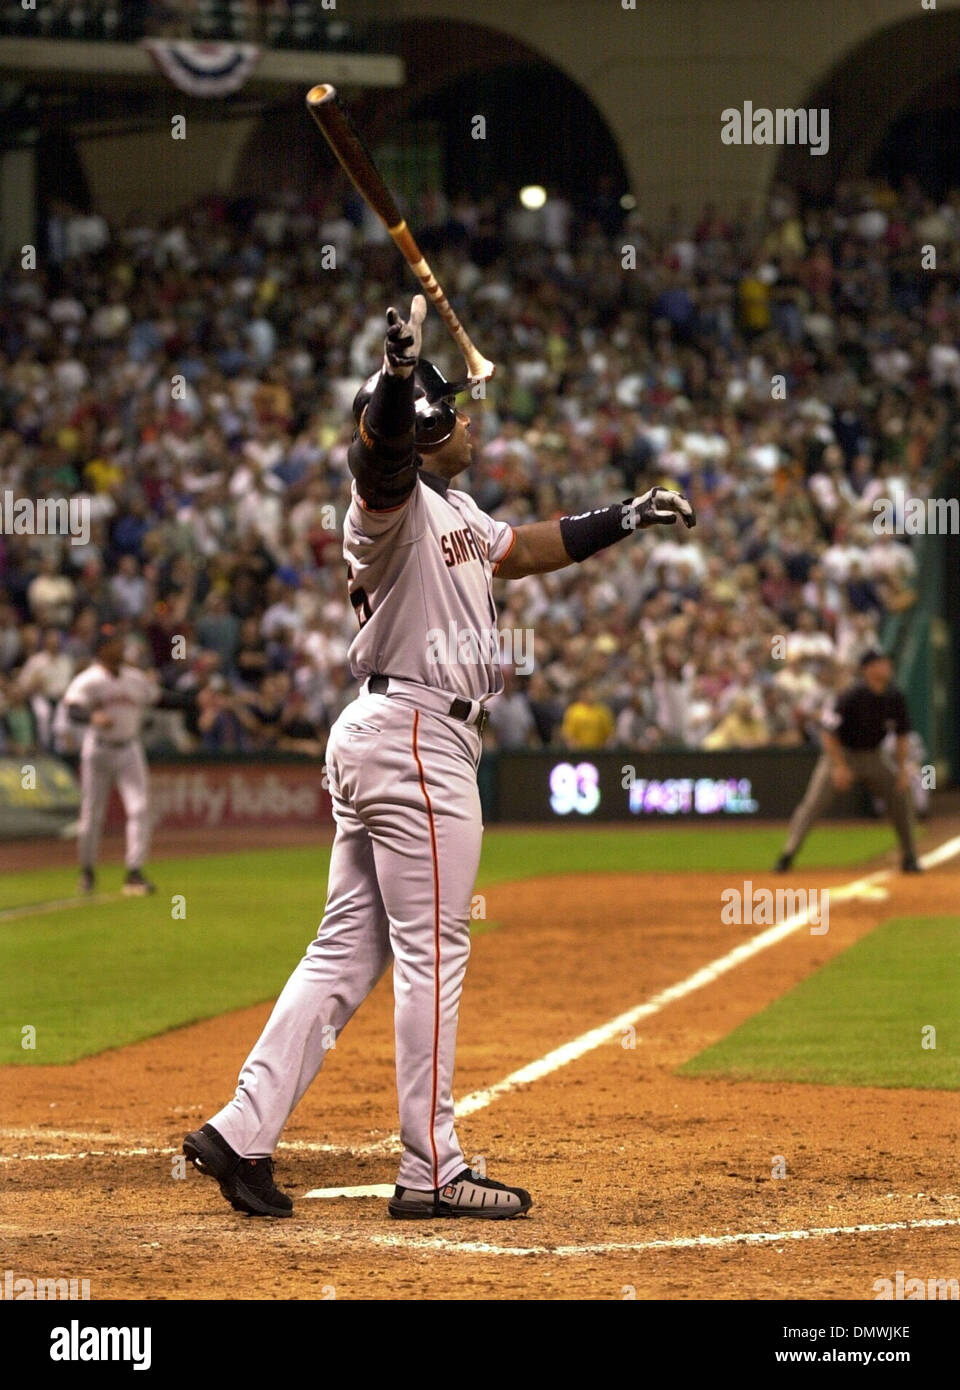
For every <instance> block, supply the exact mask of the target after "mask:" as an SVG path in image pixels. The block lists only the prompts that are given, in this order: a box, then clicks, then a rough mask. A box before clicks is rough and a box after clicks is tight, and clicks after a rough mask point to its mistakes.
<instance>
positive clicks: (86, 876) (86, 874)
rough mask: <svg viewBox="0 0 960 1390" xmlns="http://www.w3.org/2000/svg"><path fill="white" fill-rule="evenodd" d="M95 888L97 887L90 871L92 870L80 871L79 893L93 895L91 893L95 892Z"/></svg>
mask: <svg viewBox="0 0 960 1390" xmlns="http://www.w3.org/2000/svg"><path fill="white" fill-rule="evenodd" d="M96 887H97V880H96V878H95V877H94V874H93V870H92V869H81V870H80V892H81V893H93V892H95V891H96Z"/></svg>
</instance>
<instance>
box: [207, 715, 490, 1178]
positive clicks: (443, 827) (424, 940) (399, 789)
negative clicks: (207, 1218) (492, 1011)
mask: <svg viewBox="0 0 960 1390" xmlns="http://www.w3.org/2000/svg"><path fill="white" fill-rule="evenodd" d="M326 756H327V772H328V775H329V778H330V792H331V796H332V799H333V814H334V819H335V821H336V827H337V830H336V837H335V839H334V843H333V849H332V852H331V856H330V877H329V884H328V889H327V904H326V910H325V912H324V916H323V921H322V922H321V924H320V928H319V931H318V933H317V936H316V938H315V939H314V941H312V942H311V944H310V946H309V947H308V948H307V952H306V954H305V956H304V957H303V959H302V960H301V961H300V964H299V965H298V966H297V968H296V970H295V971H294V972H293V974H292V975H291V977H290V979H289V980H288V981H287V984H286V986H285V987H284V990H283V992H282V994H281V995H280V997H279V999H278V1000H277V1003H276V1005H275V1006H274V1009H273V1013H272V1014H271V1015H270V1018H269V1020H268V1022H267V1025H266V1027H265V1028H264V1030H263V1033H262V1034H261V1035H260V1038H259V1040H258V1041H257V1043H256V1045H255V1047H254V1049H253V1051H252V1052H251V1053H250V1056H249V1057H248V1058H247V1060H246V1062H245V1063H244V1065H243V1069H242V1071H241V1073H240V1079H239V1083H238V1085H237V1091H236V1095H235V1096H234V1098H233V1100H231V1101H230V1102H229V1103H228V1104H227V1105H226V1106H225V1107H224V1108H223V1109H222V1110H221V1111H219V1112H218V1113H217V1114H216V1115H214V1116H212V1117H211V1120H210V1123H211V1124H212V1125H213V1127H214V1128H215V1129H216V1130H217V1131H218V1132H219V1133H220V1134H221V1135H222V1136H223V1138H224V1139H226V1141H227V1143H228V1144H230V1145H231V1147H232V1148H233V1149H235V1150H236V1152H237V1153H239V1154H241V1155H242V1156H243V1157H246V1158H259V1157H265V1156H266V1155H268V1154H270V1153H272V1152H273V1150H274V1148H275V1147H276V1144H277V1142H278V1140H279V1138H280V1135H281V1133H282V1131H283V1128H284V1125H285V1124H286V1122H287V1119H288V1117H289V1115H290V1114H291V1112H292V1111H293V1109H294V1107H295V1106H296V1104H297V1102H298V1101H299V1100H300V1097H301V1096H302V1095H303V1093H304V1092H305V1091H306V1089H307V1087H308V1086H309V1085H310V1083H311V1081H312V1080H313V1079H314V1077H315V1076H316V1074H317V1072H318V1071H319V1069H320V1067H321V1066H322V1064H323V1059H324V1056H325V1054H326V1052H327V1050H328V1049H329V1048H330V1047H332V1046H333V1045H334V1042H335V1040H336V1039H338V1038H339V1036H340V1034H341V1032H342V1031H343V1029H344V1028H345V1026H346V1024H347V1023H348V1022H349V1020H350V1019H351V1017H352V1016H353V1014H354V1013H355V1011H356V1010H357V1008H358V1007H359V1006H360V1004H362V1002H363V1000H364V999H365V998H366V997H367V995H368V994H369V993H370V991H371V989H372V988H373V986H374V985H375V984H376V983H377V981H378V980H379V978H380V976H381V975H382V974H383V972H384V970H385V969H386V967H387V965H388V964H389V963H390V960H391V959H392V960H393V990H394V1030H395V1041H396V1070H397V1099H398V1104H399V1111H400V1137H401V1140H402V1143H403V1155H402V1157H401V1160H400V1170H399V1174H398V1177H397V1181H398V1183H400V1184H401V1185H402V1186H404V1187H413V1188H418V1189H420V1190H427V1189H430V1188H438V1187H442V1186H443V1184H444V1183H445V1182H448V1181H449V1180H450V1178H452V1177H453V1176H454V1175H455V1174H456V1173H458V1172H460V1171H461V1170H462V1169H463V1168H464V1167H465V1164H464V1159H463V1153H462V1151H461V1148H460V1145H459V1143H458V1141H457V1136H456V1133H455V1129H454V1117H453V1070H454V1053H455V1049H456V1038H457V1020H458V1015H459V1006H460V992H461V988H462V985H463V977H464V973H465V971H466V967H467V958H468V956H469V953H470V905H471V898H472V894H473V887H474V881H475V879H476V873H477V867H478V864H479V861H480V842H481V837H482V834H483V824H482V820H481V812H480V796H479V792H478V790H477V765H478V763H479V759H480V736H479V734H478V732H477V731H476V729H474V728H471V727H469V726H467V725H465V724H461V723H460V722H458V721H457V720H455V719H452V718H450V717H449V716H446V715H440V714H433V713H428V712H426V711H424V710H421V709H416V708H413V707H412V706H411V705H410V704H408V703H406V702H401V700H399V699H397V698H395V697H387V696H386V695H370V694H363V695H361V696H360V698H359V699H357V700H355V701H354V702H353V704H351V705H349V706H348V707H347V709H346V710H344V712H343V714H342V715H341V716H340V718H339V719H338V720H337V722H336V724H335V725H334V726H333V729H332V730H331V733H330V740H329V743H328V745H327V755H326Z"/></svg>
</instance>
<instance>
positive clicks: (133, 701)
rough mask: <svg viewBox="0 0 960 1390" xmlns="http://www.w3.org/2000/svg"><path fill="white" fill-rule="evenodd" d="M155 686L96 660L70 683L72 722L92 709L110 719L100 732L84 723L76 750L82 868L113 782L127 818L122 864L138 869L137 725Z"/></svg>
mask: <svg viewBox="0 0 960 1390" xmlns="http://www.w3.org/2000/svg"><path fill="white" fill-rule="evenodd" d="M159 694H160V690H159V687H158V686H157V685H156V684H155V683H154V682H153V681H152V680H151V679H150V677H149V676H147V675H145V674H144V672H143V671H139V670H137V668H136V667H135V666H121V667H120V670H119V671H118V672H117V674H116V675H113V673H112V672H110V671H108V670H107V668H106V667H105V666H103V665H101V664H100V662H99V661H95V662H93V664H92V665H90V666H88V667H87V668H86V669H85V670H83V671H81V672H80V674H79V675H78V676H75V677H74V679H73V680H72V681H71V682H70V685H69V686H68V687H67V690H66V693H65V694H64V697H63V699H64V704H65V705H66V707H67V711H68V713H69V714H70V715H71V718H73V719H74V720H86V719H89V717H90V716H91V715H92V714H93V713H94V712H95V711H96V710H103V711H105V712H106V713H107V714H108V715H109V716H110V724H109V725H108V726H107V727H106V728H97V727H95V726H94V725H93V724H90V725H88V727H87V729H86V731H85V733H84V736H83V743H82V744H81V748H80V789H81V801H80V823H79V827H78V837H77V857H78V859H79V862H80V865H81V867H83V868H93V866H94V865H95V864H96V862H97V853H98V850H99V848H100V837H101V834H102V832H103V822H104V817H105V816H106V813H107V805H108V803H109V800H110V791H111V789H112V787H113V786H114V784H116V787H117V790H118V792H119V793H120V799H121V801H122V802H123V809H124V812H125V814H126V818H127V825H126V856H125V858H126V865H127V868H128V869H139V868H140V867H141V866H142V865H143V863H144V861H145V859H146V857H147V851H148V849H149V845H150V799H149V778H148V774H147V761H146V758H145V757H144V754H143V745H142V744H141V742H140V738H139V734H140V725H141V722H142V720H143V712H144V710H145V708H146V707H147V706H148V705H152V704H155V703H156V701H157V699H158V697H159Z"/></svg>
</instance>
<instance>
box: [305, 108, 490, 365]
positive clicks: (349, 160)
mask: <svg viewBox="0 0 960 1390" xmlns="http://www.w3.org/2000/svg"><path fill="white" fill-rule="evenodd" d="M307 110H308V111H309V112H310V115H311V116H312V117H313V119H314V120H315V121H316V123H317V125H318V126H319V127H320V130H321V132H322V133H323V136H324V139H325V140H326V142H327V144H328V145H329V146H330V148H331V149H332V150H333V153H334V154H335V155H336V157H337V159H338V160H339V161H340V164H341V165H342V166H343V169H344V172H345V173H346V174H347V175H348V176H349V178H350V180H351V182H352V183H353V185H354V187H355V188H356V189H357V191H358V192H359V193H360V195H361V196H362V197H363V198H364V199H365V200H366V201H367V203H369V205H370V207H372V208H373V210H374V212H375V213H376V214H377V216H378V217H379V218H380V221H381V222H382V223H383V225H384V226H385V227H386V229H387V231H388V232H389V233H390V236H391V237H392V239H393V242H394V244H395V245H396V247H397V249H398V251H399V252H400V254H401V255H402V256H403V258H404V260H405V261H406V262H407V264H408V265H409V266H410V268H411V270H412V271H413V273H414V275H415V276H416V277H417V279H418V280H419V281H420V283H421V285H422V286H423V288H424V291H425V293H426V294H428V295H429V297H430V298H431V299H432V300H433V302H434V304H435V305H436V306H437V312H438V313H439V315H440V317H441V318H442V319H443V321H444V323H445V324H446V325H447V327H448V328H449V330H450V332H451V334H452V335H453V337H454V339H455V340H456V342H457V344H458V346H459V348H460V351H461V352H462V353H463V360H464V361H465V362H466V364H467V372H468V374H469V376H470V379H471V380H472V381H487V380H489V378H490V377H492V376H493V373H494V364H493V363H492V362H490V361H488V359H487V358H486V357H484V355H483V353H482V352H480V351H479V350H478V349H477V347H476V346H475V345H474V344H473V342H472V341H471V339H470V335H469V334H468V332H467V330H466V329H465V328H464V326H463V324H462V323H461V322H460V320H459V319H458V318H457V316H456V314H455V313H454V312H453V309H452V308H451V307H450V304H449V301H448V300H447V296H446V295H445V294H444V292H443V289H442V287H441V285H440V284H439V283H438V281H437V277H436V276H435V275H434V273H433V271H432V270H431V269H430V267H429V265H428V264H427V262H426V260H425V259H424V255H423V252H422V251H421V250H420V247H419V246H418V245H417V243H416V239H415V238H414V235H413V233H412V232H411V231H410V228H409V227H408V226H407V224H406V221H405V220H404V219H403V218H402V217H401V216H400V211H399V209H398V207H397V205H396V203H395V202H394V200H393V195H392V194H391V192H390V190H389V188H388V187H387V185H386V184H385V183H384V181H383V179H382V178H381V176H380V174H379V173H378V172H377V168H376V166H375V164H374V162H373V160H372V159H371V158H370V154H369V152H368V151H367V149H366V148H365V146H364V144H363V141H362V140H361V139H360V136H359V135H358V134H357V131H356V129H355V128H354V125H353V122H352V121H351V120H350V117H349V115H348V114H347V112H346V110H345V108H344V106H343V104H342V103H341V101H340V99H339V97H338V96H337V89H336V88H335V87H333V86H331V85H330V83H329V82H321V83H319V84H318V85H317V86H316V87H311V88H310V90H309V92H308V93H307Z"/></svg>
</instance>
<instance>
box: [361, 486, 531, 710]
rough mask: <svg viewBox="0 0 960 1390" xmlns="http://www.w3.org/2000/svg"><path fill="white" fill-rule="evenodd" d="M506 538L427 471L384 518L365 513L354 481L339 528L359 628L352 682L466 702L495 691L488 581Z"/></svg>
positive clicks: (499, 684) (499, 683) (509, 534)
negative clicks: (402, 685)
mask: <svg viewBox="0 0 960 1390" xmlns="http://www.w3.org/2000/svg"><path fill="white" fill-rule="evenodd" d="M513 541H514V531H513V527H512V526H509V525H507V523H506V522H503V521H495V520H494V519H493V517H491V516H488V515H487V514H486V513H485V512H483V511H481V510H480V508H479V507H478V506H477V504H476V502H475V501H474V500H473V498H472V497H470V496H469V495H468V494H467V493H465V492H459V491H457V490H456V489H454V488H451V487H448V486H447V485H446V483H445V482H444V481H443V480H442V479H440V478H437V477H435V476H434V475H433V474H425V473H422V472H421V474H420V476H419V478H418V480H417V484H416V486H415V487H414V489H413V491H412V492H411V494H410V496H409V498H408V499H407V501H406V502H404V503H403V504H402V505H401V506H399V507H395V508H393V509H392V510H390V511H372V510H371V509H369V508H368V507H366V506H365V505H364V503H363V501H362V500H361V498H360V496H359V495H358V493H357V485H356V483H354V484H353V489H352V500H351V503H350V507H349V509H348V511H347V517H346V521H345V523H344V528H343V555H344V559H345V560H346V562H347V585H348V589H349V592H350V601H351V603H352V604H353V607H354V611H355V612H356V615H357V620H358V622H359V624H360V630H359V632H358V633H357V635H356V637H355V638H354V640H353V642H352V643H351V646H350V651H349V662H350V669H351V671H352V672H353V675H354V677H355V678H356V679H358V680H365V679H366V677H367V676H373V675H385V676H394V677H396V678H397V679H401V680H408V681H416V682H418V683H419V684H420V685H429V686H433V687H434V688H435V689H439V690H449V691H450V692H451V693H452V694H453V695H458V696H460V697H461V698H463V699H466V700H482V699H486V698H487V697H488V696H489V695H495V694H497V692H498V691H500V690H502V689H503V677H502V675H501V672H500V665H499V660H498V647H497V643H496V640H495V633H496V626H497V610H496V607H495V605H494V601H493V589H492V583H493V577H494V575H495V573H496V570H497V566H498V564H499V563H500V561H501V560H503V558H504V557H505V556H506V554H507V552H508V551H509V550H510V548H511V547H512V545H513Z"/></svg>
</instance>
